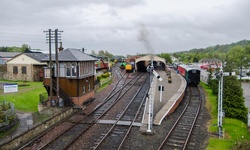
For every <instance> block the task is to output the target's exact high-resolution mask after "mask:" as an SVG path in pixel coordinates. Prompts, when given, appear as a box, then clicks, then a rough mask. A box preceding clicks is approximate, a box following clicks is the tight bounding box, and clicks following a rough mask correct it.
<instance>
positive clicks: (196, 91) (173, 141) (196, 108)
mask: <svg viewBox="0 0 250 150" xmlns="http://www.w3.org/2000/svg"><path fill="white" fill-rule="evenodd" d="M200 90H201V89H200V87H199V86H198V87H188V88H187V93H188V95H187V98H188V99H189V101H188V103H187V104H186V106H185V108H184V110H183V112H182V113H181V115H180V116H179V118H178V119H177V120H176V122H175V123H174V125H173V127H172V128H171V129H170V131H169V132H168V134H167V135H166V137H165V139H164V140H163V141H162V143H161V144H160V146H159V147H158V150H161V149H170V150H171V149H174V150H177V149H182V150H184V149H186V148H187V146H188V142H189V139H190V136H191V134H192V131H193V129H194V126H195V123H196V120H197V118H198V116H199V112H200V108H201V104H202V97H201V94H200Z"/></svg>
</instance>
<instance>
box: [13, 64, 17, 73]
mask: <svg viewBox="0 0 250 150" xmlns="http://www.w3.org/2000/svg"><path fill="white" fill-rule="evenodd" d="M13 73H14V74H18V67H17V66H13Z"/></svg>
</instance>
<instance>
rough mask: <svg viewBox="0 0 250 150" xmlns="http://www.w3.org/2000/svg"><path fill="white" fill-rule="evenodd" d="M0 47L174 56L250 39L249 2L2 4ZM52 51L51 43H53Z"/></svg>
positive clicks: (56, 0) (55, 0) (5, 0)
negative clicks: (57, 38) (58, 46)
mask: <svg viewBox="0 0 250 150" xmlns="http://www.w3.org/2000/svg"><path fill="white" fill-rule="evenodd" d="M0 10H1V13H0V18H1V22H0V46H18V47H21V46H22V44H28V45H29V46H31V48H32V49H41V50H44V51H48V48H49V45H48V44H47V43H46V34H45V33H44V32H43V31H46V30H48V29H51V30H53V31H54V30H55V29H58V30H60V31H63V32H62V33H61V39H62V43H63V47H64V48H79V49H81V48H82V47H84V48H85V49H86V53H91V51H92V50H94V51H95V52H98V51H99V50H104V51H108V52H109V53H112V54H114V55H127V54H131V55H133V54H137V53H139V54H141V53H154V54H159V53H172V52H178V51H185V50H190V49H193V48H206V47H208V46H215V45H217V44H230V43H233V42H238V41H240V40H244V39H247V40H249V39H250V18H249V14H250V1H249V0H0ZM52 50H54V44H53V45H52Z"/></svg>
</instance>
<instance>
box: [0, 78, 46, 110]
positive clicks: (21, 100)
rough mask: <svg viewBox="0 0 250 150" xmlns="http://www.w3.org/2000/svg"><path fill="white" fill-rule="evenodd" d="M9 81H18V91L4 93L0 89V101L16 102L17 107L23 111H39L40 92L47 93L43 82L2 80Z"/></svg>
mask: <svg viewBox="0 0 250 150" xmlns="http://www.w3.org/2000/svg"><path fill="white" fill-rule="evenodd" d="M0 82H7V83H17V84H18V85H20V86H18V92H13V93H4V91H3V90H0V101H2V100H6V101H10V102H12V103H14V105H15V109H16V110H20V111H23V112H37V111H38V103H39V94H41V93H45V92H46V90H45V88H44V87H43V84H42V82H13V81H0Z"/></svg>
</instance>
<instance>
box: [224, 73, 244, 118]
mask: <svg viewBox="0 0 250 150" xmlns="http://www.w3.org/2000/svg"><path fill="white" fill-rule="evenodd" d="M223 91H224V93H223V109H224V111H225V114H226V116H227V117H230V118H237V119H239V120H242V121H244V122H247V114H248V110H247V108H246V106H245V104H244V101H245V100H244V97H243V90H242V87H241V83H240V81H238V80H237V79H236V77H235V76H227V77H224V90H223Z"/></svg>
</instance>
